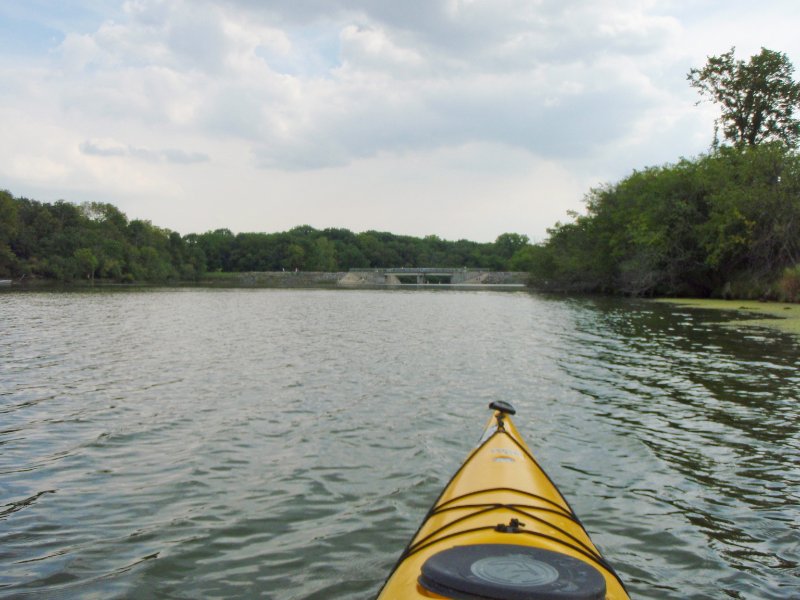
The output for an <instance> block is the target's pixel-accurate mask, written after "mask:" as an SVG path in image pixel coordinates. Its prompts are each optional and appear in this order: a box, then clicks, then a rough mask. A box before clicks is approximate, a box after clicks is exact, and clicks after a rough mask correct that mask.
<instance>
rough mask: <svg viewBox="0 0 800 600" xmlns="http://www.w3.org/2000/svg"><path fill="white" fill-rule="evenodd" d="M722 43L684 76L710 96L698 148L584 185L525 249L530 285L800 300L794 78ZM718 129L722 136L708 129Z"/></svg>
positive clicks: (799, 93) (798, 130) (766, 58)
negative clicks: (707, 139)
mask: <svg viewBox="0 0 800 600" xmlns="http://www.w3.org/2000/svg"><path fill="white" fill-rule="evenodd" d="M792 73H793V67H792V65H791V63H790V62H789V60H788V59H787V57H786V55H785V54H781V53H778V52H774V51H771V50H767V49H764V48H762V50H761V52H760V53H759V54H757V55H755V56H752V57H751V58H750V60H749V61H747V62H746V61H743V60H736V59H735V58H734V49H731V50H730V51H729V52H727V53H724V54H722V55H721V56H716V57H710V58H709V59H708V62H707V64H706V65H705V67H703V68H702V69H692V70H690V71H689V74H688V76H687V79H688V80H689V82H690V84H691V85H692V87H695V88H697V89H698V90H699V92H700V93H701V94H702V96H703V97H704V98H707V99H709V100H711V101H712V102H714V103H716V104H718V105H719V107H720V117H719V119H718V120H717V122H716V123H715V135H714V141H713V143H712V146H711V149H710V151H709V152H708V153H706V154H703V155H701V156H699V157H697V158H694V159H691V160H690V159H682V160H680V161H678V162H677V163H675V164H668V165H664V166H658V167H651V168H647V169H644V170H641V171H635V172H633V173H632V174H631V175H630V176H628V177H626V178H625V179H623V180H622V181H620V182H618V183H615V184H610V185H605V186H601V187H599V188H597V189H593V190H591V191H590V192H589V193H588V194H587V197H586V211H585V213H584V214H576V213H573V214H572V215H571V216H572V217H573V220H572V221H571V222H568V223H557V224H556V225H555V226H554V227H552V228H551V229H549V230H548V233H549V238H548V239H547V240H546V241H545V242H544V243H542V244H541V245H538V246H535V247H533V248H532V249H531V250H530V251H529V254H530V256H531V264H532V277H531V281H532V284H533V285H534V286H536V287H538V288H540V289H549V290H562V291H582V292H603V293H617V294H628V295H635V296H642V295H646V296H654V295H683V296H719V297H737V298H771V299H785V300H793V301H800V157H799V156H798V153H797V149H796V148H797V145H798V140H800V122H799V121H798V120H797V118H796V117H795V116H794V115H795V113H796V111H797V110H798V109H800V84H798V83H796V82H794V81H793V80H792ZM720 130H721V132H722V134H723V139H722V140H720V139H719V133H720Z"/></svg>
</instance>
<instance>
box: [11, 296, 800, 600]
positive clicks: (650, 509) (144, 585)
mask: <svg viewBox="0 0 800 600" xmlns="http://www.w3.org/2000/svg"><path fill="white" fill-rule="evenodd" d="M725 318H726V315H722V314H719V313H711V312H703V311H695V310H692V311H690V310H688V309H683V308H680V307H675V306H671V305H661V304H656V303H648V302H635V301H624V300H587V299H583V300H576V299H547V298H541V297H536V296H531V295H528V294H525V293H490V292H450V291H448V292H439V293H436V292H424V291H413V292H389V291H386V292H383V291H324V290H300V291H298V290H225V291H217V290H146V291H120V292H94V293H53V292H49V293H20V292H8V293H3V294H0V597H9V598H34V597H35V598H41V597H45V598H154V597H158V598H197V597H204V598H242V597H262V598H270V599H273V598H274V599H323V598H325V599H353V600H355V599H362V598H369V597H371V596H373V595H374V594H375V593H376V592H377V589H378V588H379V586H380V584H381V583H382V581H383V579H384V578H385V576H386V575H387V573H388V571H389V569H390V568H391V566H392V564H393V563H394V560H395V559H396V557H397V555H398V553H399V552H400V551H401V550H402V548H403V546H404V545H405V544H406V542H407V541H408V539H409V538H410V537H411V535H412V534H413V532H414V531H415V529H416V527H417V525H418V524H419V522H420V520H421V519H422V517H423V515H424V513H425V511H426V509H427V508H428V506H429V504H430V503H431V502H433V500H434V499H435V497H436V495H437V494H438V493H439V491H440V490H441V488H442V487H443V486H444V485H445V483H446V482H447V480H448V479H449V477H450V475H451V474H452V472H453V471H454V470H455V469H456V468H457V467H458V465H459V464H460V463H461V461H462V460H463V458H464V457H465V456H466V453H467V452H468V451H469V449H470V448H471V447H472V446H473V445H474V444H475V442H476V441H477V439H478V437H479V435H480V433H481V429H482V426H483V424H484V421H485V419H487V418H488V411H487V410H486V405H487V404H488V402H489V401H490V400H492V399H505V400H510V401H511V402H512V403H514V404H515V405H516V406H517V409H518V418H517V419H516V423H517V425H518V427H519V429H520V430H521V431H522V433H523V435H524V436H525V437H526V439H527V441H528V443H529V445H530V446H531V447H532V449H533V451H534V453H535V454H537V456H538V458H539V459H540V461H541V463H542V464H543V465H544V466H545V468H546V469H547V470H548V471H549V473H550V475H551V476H552V477H553V479H554V480H555V481H556V482H558V483H559V485H560V487H561V489H562V491H563V492H564V494H565V495H566V496H567V497H568V498H569V499H570V502H571V504H572V505H573V508H574V509H575V510H576V512H577V513H578V514H579V515H580V516H581V517H582V518H583V521H584V523H585V525H586V526H587V528H588V529H589V531H590V533H591V534H592V537H593V539H594V541H595V542H596V544H597V545H598V546H600V547H601V549H603V551H604V552H605V554H606V556H607V558H608V559H609V560H610V561H611V562H612V563H613V564H614V565H615V566H616V567H617V570H618V571H619V572H620V574H621V575H622V577H623V579H624V580H625V581H626V582H627V584H628V586H629V588H630V590H631V592H632V595H633V597H635V598H652V599H673V598H674V599H678V598H681V599H682V598H767V599H768V598H787V597H789V598H791V597H800V566H799V563H800V518H799V517H798V515H799V514H800V512H799V511H798V507H799V506H800V433H799V431H798V430H799V429H800V426H799V425H798V417H800V403H799V402H798V400H799V399H800V398H799V396H800V392H799V391H798V390H800V375H799V372H798V366H800V346H798V345H797V344H796V343H795V342H794V341H793V340H792V338H789V337H787V336H785V335H782V334H779V333H773V332H769V331H766V330H761V331H759V330H752V331H751V330H741V331H740V330H735V329H732V328H729V327H724V326H722V325H721V324H720V323H719V321H722V320H724V319H725Z"/></svg>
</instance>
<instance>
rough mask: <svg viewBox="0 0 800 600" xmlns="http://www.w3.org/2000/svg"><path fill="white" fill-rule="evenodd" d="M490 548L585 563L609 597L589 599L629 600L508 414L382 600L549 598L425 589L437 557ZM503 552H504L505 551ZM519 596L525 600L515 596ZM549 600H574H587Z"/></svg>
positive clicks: (468, 463) (418, 537) (456, 480)
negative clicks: (426, 573)
mask: <svg viewBox="0 0 800 600" xmlns="http://www.w3.org/2000/svg"><path fill="white" fill-rule="evenodd" d="M512 410H513V409H512ZM484 545H498V546H499V545H503V546H504V547H517V548H522V549H524V550H525V552H527V553H530V552H533V550H531V549H541V551H546V552H544V554H545V555H546V556H550V557H554V558H555V560H556V563H557V562H558V560H559V558H558V557H564V556H566V557H569V558H563V559H561V560H562V562H564V561H572V559H574V560H575V561H580V563H582V564H585V565H588V566H589V567H590V568H589V567H587V568H586V569H585V570H586V571H589V572H591V571H594V572H596V573H599V575H600V576H602V580H603V582H604V584H605V586H604V587H605V591H604V594H603V595H599V596H591V595H589V596H586V597H587V598H588V597H600V598H606V599H607V600H624V599H627V598H629V596H628V594H627V592H626V591H625V588H624V585H623V583H622V581H621V580H620V579H619V577H618V576H617V575H616V573H615V572H614V570H613V568H612V567H611V566H610V565H609V564H608V563H607V562H606V561H605V559H604V558H603V557H602V555H601V554H600V552H599V550H598V549H597V548H596V547H595V546H594V544H593V543H592V541H591V539H590V538H589V535H588V533H587V532H586V530H585V529H584V527H583V525H582V524H581V522H580V521H579V519H578V517H577V516H576V515H575V513H574V512H573V511H572V509H571V508H570V506H569V503H568V502H567V501H566V499H565V498H564V497H563V496H562V494H561V492H560V491H559V490H558V488H557V487H556V486H555V484H554V483H553V482H552V480H551V479H550V478H549V477H548V475H547V474H546V473H545V471H544V470H543V469H542V468H541V466H540V465H539V464H538V462H537V461H536V459H535V458H534V457H533V454H532V453H531V451H530V449H529V448H528V447H527V445H526V444H525V442H524V441H523V439H522V437H521V436H520V434H519V432H518V430H517V429H516V427H515V426H514V423H513V422H512V420H511V418H510V416H509V415H508V414H506V413H505V412H504V411H500V410H498V411H496V412H495V413H494V414H493V416H492V417H491V419H490V420H489V423H488V424H487V427H486V429H485V431H484V435H483V436H482V438H481V442H480V444H479V445H478V447H477V448H475V449H474V450H473V451H472V452H471V453H470V455H469V456H468V457H467V459H466V460H465V461H464V463H463V465H462V466H461V468H460V469H459V470H458V471H457V472H456V474H455V475H454V476H453V478H452V479H451V480H450V482H449V483H448V484H447V486H446V487H445V488H444V490H443V491H442V493H441V495H440V496H439V498H438V499H437V500H436V502H435V503H434V504H433V506H432V507H431V509H430V510H429V511H428V514H427V515H426V517H425V519H424V520H423V522H422V525H421V526H420V528H419V530H418V531H417V533H416V534H415V535H414V537H413V538H412V540H411V542H410V543H409V545H408V547H407V548H406V549H405V551H404V552H403V554H402V555H401V557H400V559H399V560H398V562H397V565H396V566H395V568H394V570H393V571H392V573H391V574H390V576H389V578H388V579H387V581H386V583H385V584H384V587H383V588H382V590H381V592H380V593H379V596H378V599H379V600H387V599H398V598H403V599H408V600H414V599H423V598H459V597H462V598H469V597H488V598H493V597H495V598H502V599H504V598H516V597H519V598H523V597H524V598H529V597H531V598H536V597H542V598H543V597H545V596H536V595H535V594H534V593H533V592H531V593H530V594H528V595H525V594H524V593H523V592H521V591H519V589H521V588H513V585H512V588H513V589H512V588H509V589H510V590H511V591H509V592H508V593H509V594H512V595H503V592H498V591H495V592H494V593H495V594H500V595H497V596H492V595H488V596H486V595H481V596H478V595H472V596H471V595H470V594H469V593H467V592H463V593H462V594H466V595H459V594H458V593H456V592H452V593H450V592H446V593H450V595H441V592H442V589H440V588H441V586H438V585H433V583H428V580H427V579H426V578H425V577H422V581H423V583H424V584H425V585H423V583H420V581H421V576H422V574H423V570H424V569H425V568H426V565H429V566H433V564H434V562H436V561H437V558H436V557H437V556H439V555H442V553H444V552H445V551H450V553H451V554H452V553H454V552H455V551H454V550H452V549H454V548H456V549H458V548H460V549H461V550H458V552H461V553H467V552H469V550H470V549H472V550H473V551H472V552H471V554H473V555H474V554H475V552H474V549H475V547H478V546H480V547H484V548H485V546H484ZM489 549H491V548H489ZM496 549H498V550H499V547H498V548H496ZM456 553H457V552H456ZM517 554H520V553H519V552H518V553H517ZM442 556H444V555H442ZM428 561H431V562H430V563H429V562H428ZM487 564H488V563H487ZM542 568H543V569H544V570H545V571H547V569H548V568H549V567H547V565H543V566H542ZM429 570H430V569H429ZM467 571H469V569H467ZM475 572H476V567H474V566H473V567H472V574H470V573H467V578H468V579H472V580H476V577H474V576H473V574H474V573H475ZM543 576H544V575H542V574H541V573H540V574H539V575H538V577H540V579H541V577H543ZM491 578H492V577H491V575H490V576H489V579H491ZM477 579H479V578H477ZM473 583H474V581H473ZM454 585H457V582H456V584H454ZM469 585H472V583H470V584H469ZM514 585H516V584H514ZM445 587H446V586H445ZM567 587H569V586H567ZM446 589H450V588H449V587H446ZM434 590H436V591H434ZM515 590H516V592H515ZM512 592H514V593H518V594H521V595H518V596H514V595H513V593H512ZM472 593H473V594H476V592H472ZM490 593H492V592H481V594H490ZM587 593H588V592H587ZM594 593H595V594H596V592H594ZM547 597H559V598H561V597H563V598H565V599H566V598H572V597H575V598H578V597H581V598H582V597H583V596H569V595H565V596H555V595H553V596H547Z"/></svg>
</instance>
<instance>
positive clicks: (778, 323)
mask: <svg viewBox="0 0 800 600" xmlns="http://www.w3.org/2000/svg"><path fill="white" fill-rule="evenodd" d="M656 302H669V303H672V304H678V305H681V306H687V307H689V308H705V309H709V310H725V311H736V312H740V313H742V315H743V316H744V315H747V318H743V319H736V320H733V321H730V322H729V323H728V324H729V325H731V326H734V327H769V328H772V329H777V330H779V331H782V332H784V333H789V334H792V335H794V336H796V337H798V338H800V304H785V303H782V302H759V301H757V300H716V299H690V298H661V299H659V300H656Z"/></svg>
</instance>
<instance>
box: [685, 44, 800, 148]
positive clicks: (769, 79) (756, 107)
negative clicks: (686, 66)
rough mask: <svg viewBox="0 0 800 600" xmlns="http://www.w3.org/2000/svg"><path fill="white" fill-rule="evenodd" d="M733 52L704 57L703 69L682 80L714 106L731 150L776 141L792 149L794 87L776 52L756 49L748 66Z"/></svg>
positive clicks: (797, 100) (798, 127)
mask: <svg viewBox="0 0 800 600" xmlns="http://www.w3.org/2000/svg"><path fill="white" fill-rule="evenodd" d="M734 51H735V48H731V49H730V51H728V52H725V53H724V54H721V55H719V56H710V57H709V58H708V62H707V63H706V65H705V67H703V68H702V69H691V70H690V71H689V74H688V75H687V79H688V80H689V82H690V83H691V85H692V87H695V88H697V89H698V90H699V91H700V94H702V95H703V96H705V97H707V98H709V99H710V100H712V101H713V102H715V103H717V104H719V105H720V108H721V110H722V114H721V116H720V118H719V121H718V125H721V127H722V132H723V134H724V135H725V138H726V139H728V140H730V141H731V142H732V143H733V144H734V145H735V146H738V147H742V146H755V145H756V144H759V143H761V142H767V141H773V140H780V141H782V142H784V143H786V144H787V145H789V146H790V147H792V148H795V147H796V146H797V144H798V141H800V121H798V120H797V119H796V118H795V117H794V113H795V111H796V110H798V109H800V83H797V82H795V81H794V80H793V79H792V74H793V72H794V67H793V66H792V63H791V62H790V61H789V59H788V58H787V56H786V55H785V54H783V53H782V52H775V51H773V50H768V49H766V48H761V52H760V53H759V54H756V55H754V56H751V57H750V60H749V61H748V62H745V61H743V60H736V59H735V58H734Z"/></svg>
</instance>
